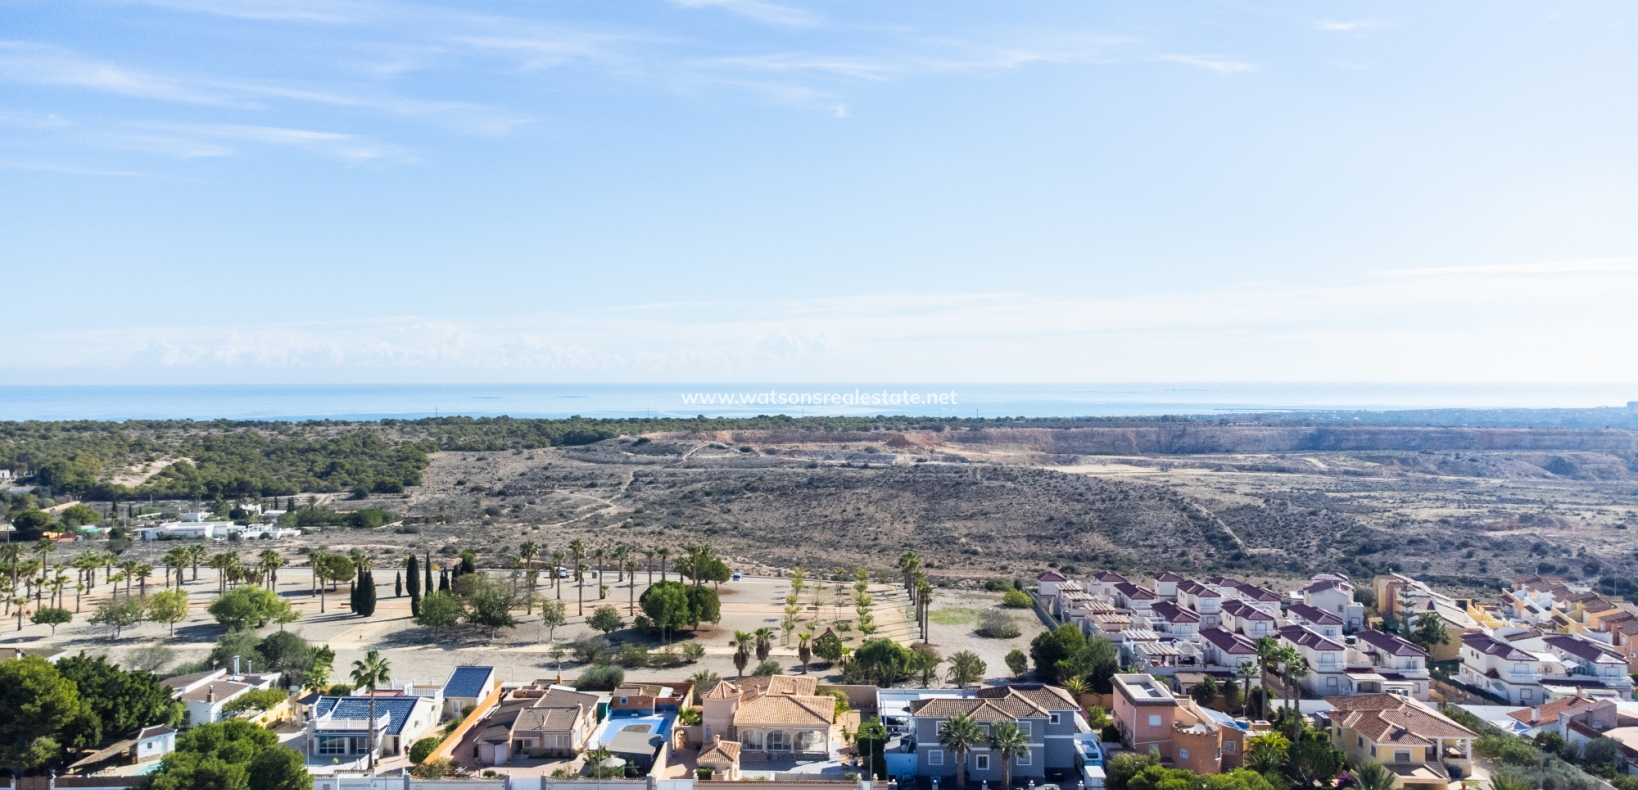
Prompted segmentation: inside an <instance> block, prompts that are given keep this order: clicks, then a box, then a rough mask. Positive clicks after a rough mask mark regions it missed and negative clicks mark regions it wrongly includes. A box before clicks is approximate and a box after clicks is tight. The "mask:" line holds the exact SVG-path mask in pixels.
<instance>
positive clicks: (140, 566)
mask: <svg viewBox="0 0 1638 790" xmlns="http://www.w3.org/2000/svg"><path fill="white" fill-rule="evenodd" d="M132 571H133V572H134V573H136V575H137V580H138V581H139V582H140V583H141V586H142V597H144V598H146V597H148V577H149V576H152V575H153V573H154V566H152V565H149V564H148V563H146V562H139V563H137V564H136V567H135V568H133V569H132Z"/></svg>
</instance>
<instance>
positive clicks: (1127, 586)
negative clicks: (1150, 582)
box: [1115, 582, 1160, 617]
mask: <svg viewBox="0 0 1638 790" xmlns="http://www.w3.org/2000/svg"><path fill="white" fill-rule="evenodd" d="M1159 600H1160V598H1159V596H1157V595H1155V591H1154V590H1151V589H1149V588H1148V587H1143V586H1140V585H1136V584H1133V583H1131V582H1121V583H1119V584H1117V585H1115V607H1116V608H1117V609H1123V610H1126V611H1129V612H1131V613H1132V614H1134V615H1137V616H1140V617H1148V616H1149V615H1150V613H1151V612H1152V611H1153V607H1154V605H1155V602H1157V601H1159Z"/></svg>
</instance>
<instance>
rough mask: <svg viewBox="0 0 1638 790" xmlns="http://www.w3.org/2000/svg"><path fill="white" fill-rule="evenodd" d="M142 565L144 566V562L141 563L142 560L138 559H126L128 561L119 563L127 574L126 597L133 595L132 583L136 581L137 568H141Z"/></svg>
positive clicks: (120, 567)
mask: <svg viewBox="0 0 1638 790" xmlns="http://www.w3.org/2000/svg"><path fill="white" fill-rule="evenodd" d="M141 566H142V563H140V562H138V561H136V560H126V561H124V562H122V563H120V564H119V569H120V571H121V572H122V573H124V574H125V597H126V598H129V597H131V584H132V583H133V582H135V581H136V575H137V568H140V567H141ZM149 572H150V573H151V572H152V570H151V569H150V571H149Z"/></svg>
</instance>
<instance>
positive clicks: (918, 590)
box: [899, 551, 933, 642]
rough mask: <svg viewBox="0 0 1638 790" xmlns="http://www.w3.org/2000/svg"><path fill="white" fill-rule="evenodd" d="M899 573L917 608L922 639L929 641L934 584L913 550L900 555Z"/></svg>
mask: <svg viewBox="0 0 1638 790" xmlns="http://www.w3.org/2000/svg"><path fill="white" fill-rule="evenodd" d="M899 573H901V574H902V575H903V577H904V591H905V593H906V594H907V595H909V596H910V604H911V606H912V607H914V609H915V615H916V627H917V629H919V631H920V634H921V641H923V642H925V641H927V630H928V629H929V628H930V627H931V624H930V622H929V618H928V613H929V612H931V611H932V608H933V584H932V582H929V581H928V580H927V574H926V573H923V572H922V563H921V558H920V557H918V556H916V553H915V552H913V551H906V552H904V553H903V554H900V555H899Z"/></svg>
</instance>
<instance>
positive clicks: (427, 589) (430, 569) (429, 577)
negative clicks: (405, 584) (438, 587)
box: [423, 551, 432, 593]
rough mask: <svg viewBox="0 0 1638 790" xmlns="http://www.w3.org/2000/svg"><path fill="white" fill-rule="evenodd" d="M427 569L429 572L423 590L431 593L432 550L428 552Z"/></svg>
mask: <svg viewBox="0 0 1638 790" xmlns="http://www.w3.org/2000/svg"><path fill="white" fill-rule="evenodd" d="M425 570H426V573H427V583H426V586H425V587H424V588H423V591H424V592H428V593H430V592H432V552H430V551H429V552H427V567H426V568H425Z"/></svg>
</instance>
